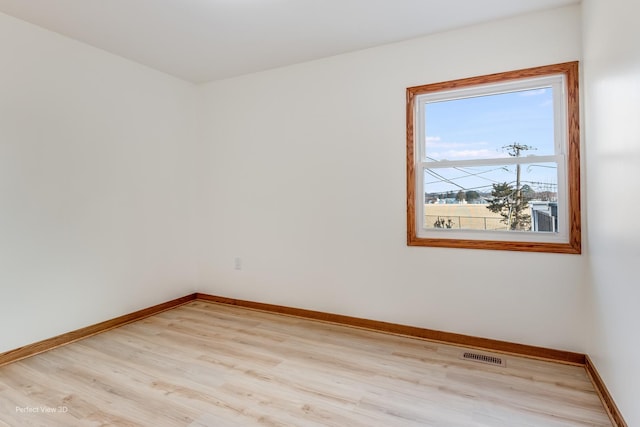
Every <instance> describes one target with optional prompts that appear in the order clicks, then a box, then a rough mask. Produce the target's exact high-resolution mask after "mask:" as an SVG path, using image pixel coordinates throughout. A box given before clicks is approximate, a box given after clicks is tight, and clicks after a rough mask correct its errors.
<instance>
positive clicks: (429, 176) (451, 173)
mask: <svg viewBox="0 0 640 427" xmlns="http://www.w3.org/2000/svg"><path fill="white" fill-rule="evenodd" d="M557 177H558V170H557V164H556V163H524V164H520V165H502V166H477V167H453V168H435V169H425V171H424V193H425V194H424V223H423V225H424V227H425V228H427V229H461V230H505V231H534V232H557V231H558V178H557Z"/></svg>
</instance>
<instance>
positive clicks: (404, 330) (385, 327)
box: [196, 293, 585, 366]
mask: <svg viewBox="0 0 640 427" xmlns="http://www.w3.org/2000/svg"><path fill="white" fill-rule="evenodd" d="M196 298H197V299H200V300H203V301H210V302H216V303H221V304H227V305H235V306H239V307H245V308H251V309H256V310H262V311H268V312H272V313H279V314H286V315H289V316H297V317H303V318H306V319H314V320H322V321H325V322H331V323H336V324H340V325H346V326H352V327H358V328H364V329H370V330H374V331H378V332H387V333H393V334H399V335H406V336H410V337H415V338H423V339H428V340H431V341H438V342H442V343H446V344H455V345H459V346H464V347H472V348H476V349H483V350H488V351H493V352H498V353H506V354H513V355H517V356H524V357H529V358H534V359H541V360H548V361H552V362H559V363H566V364H572V365H579V366H584V364H585V355H584V354H580V353H573V352H570V351H563V350H554V349H550V348H544V347H535V346H530V345H524V344H516V343H511V342H507V341H499V340H493V339H489V338H479V337H473V336H469V335H462V334H455V333H452V332H442V331H436V330H432V329H425V328H419V327H415V326H407V325H400V324H397V323H388V322H380V321H377V320H369V319H362V318H359V317H351V316H344V315H341V314H332V313H325V312H321V311H313V310H305V309H301V308H294V307H286V306H282V305H273V304H265V303H261V302H255V301H245V300H239V299H233V298H226V297H221V296H216V295H208V294H202V293H197V294H196Z"/></svg>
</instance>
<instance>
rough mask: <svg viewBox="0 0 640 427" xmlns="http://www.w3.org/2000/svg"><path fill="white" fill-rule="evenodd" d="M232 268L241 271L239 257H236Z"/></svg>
mask: <svg viewBox="0 0 640 427" xmlns="http://www.w3.org/2000/svg"><path fill="white" fill-rule="evenodd" d="M233 268H235V269H236V270H242V259H241V258H239V257H236V258H235V259H234V260H233Z"/></svg>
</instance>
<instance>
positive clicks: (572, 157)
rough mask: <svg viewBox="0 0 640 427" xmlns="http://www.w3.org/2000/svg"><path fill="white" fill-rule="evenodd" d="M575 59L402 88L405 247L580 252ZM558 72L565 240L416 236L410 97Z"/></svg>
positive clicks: (412, 105) (413, 105) (412, 104)
mask: <svg viewBox="0 0 640 427" xmlns="http://www.w3.org/2000/svg"><path fill="white" fill-rule="evenodd" d="M578 68H579V63H578V61H574V62H566V63H561V64H554V65H546V66H541V67H534V68H527V69H522V70H515V71H508V72H503V73H495V74H490V75H485V76H479V77H470V78H464V79H459V80H452V81H447V82H441V83H432V84H427V85H422V86H415V87H410V88H407V90H406V94H407V101H406V102H407V104H406V113H407V159H406V160H407V245H408V246H427V247H442V248H464V249H489V250H508V251H525V252H549V253H564V254H580V253H581V250H582V244H581V212H580V110H579V77H578ZM559 74H562V75H564V77H565V82H566V85H565V90H566V98H565V99H566V108H567V111H566V118H567V123H566V130H567V135H566V138H567V139H566V144H567V146H566V156H567V162H566V179H567V211H566V212H567V222H568V230H567V231H568V239H567V241H566V242H561V243H557V242H536V241H532V242H529V241H516V240H484V239H477V240H476V239H457V238H431V237H420V236H419V235H418V223H417V218H416V217H417V210H416V203H417V197H416V179H417V177H416V169H417V168H416V161H417V160H416V152H417V149H416V145H415V144H416V141H415V135H416V127H415V126H416V123H415V122H416V120H415V114H416V112H415V110H416V97H417V96H419V95H422V94H427V93H433V92H438V91H447V90H453V89H460V88H468V87H472V86H480V85H491V84H500V83H505V82H510V81H516V80H523V79H530V78H538V77H545V76H552V75H559Z"/></svg>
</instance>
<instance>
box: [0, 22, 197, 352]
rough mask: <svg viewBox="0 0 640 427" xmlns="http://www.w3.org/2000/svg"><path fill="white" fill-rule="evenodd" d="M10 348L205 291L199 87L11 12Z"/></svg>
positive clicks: (2, 197)
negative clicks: (200, 255) (200, 258)
mask: <svg viewBox="0 0 640 427" xmlns="http://www.w3.org/2000/svg"><path fill="white" fill-rule="evenodd" d="M0 52H2V59H0V61H1V62H0V64H1V65H0V94H1V95H0V352H2V351H5V350H9V349H13V348H16V347H19V346H21V345H24V344H27V343H32V342H35V341H38V340H40V339H44V338H48V337H51V336H54V335H57V334H60V333H63V332H67V331H69V330H73V329H76V328H79V327H83V326H87V325H90V324H92V323H95V322H99V321H103V320H106V319H109V318H112V317H115V316H118V315H121V314H124V313H128V312H131V311H134V310H137V309H140V308H143V307H148V306H150V305H153V304H157V303H160V302H164V301H167V300H169V299H172V298H175V297H178V296H183V295H185V294H187V293H190V292H193V291H194V289H195V288H194V286H195V274H196V268H195V267H196V266H195V263H194V256H195V254H194V249H195V246H194V244H193V232H192V227H191V224H193V219H194V215H193V213H194V207H193V206H194V205H193V201H194V188H195V186H194V182H195V174H194V172H193V159H194V158H195V157H196V155H195V154H194V148H195V144H194V141H195V133H194V132H195V129H196V127H195V119H194V117H195V108H196V107H197V105H196V96H197V95H198V92H197V88H196V87H194V86H192V85H190V84H187V83H185V82H182V81H179V80H177V79H174V78H172V77H168V76H166V75H164V74H162V73H159V72H156V71H153V70H150V69H147V68H145V67H142V66H140V65H137V64H134V63H132V62H129V61H126V60H124V59H122V58H119V57H116V56H113V55H111V54H108V53H106V52H103V51H100V50H97V49H94V48H91V47H89V46H87V45H84V44H81V43H78V42H74V41H72V40H69V39H67V38H64V37H62V36H59V35H57V34H54V33H51V32H47V31H45V30H42V29H40V28H38V27H35V26H32V25H30V24H27V23H24V22H22V21H18V20H16V19H13V18H11V17H8V16H6V15H2V14H0Z"/></svg>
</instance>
